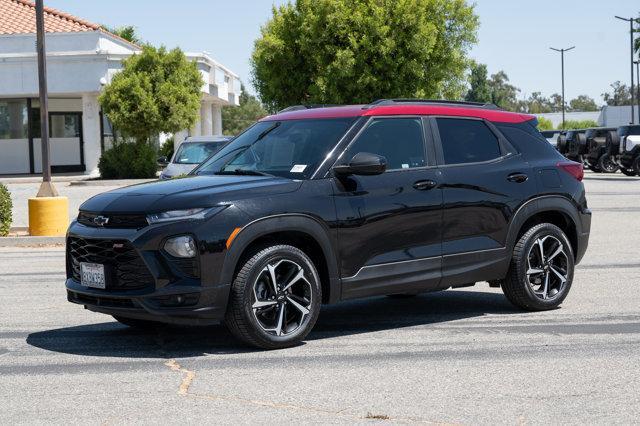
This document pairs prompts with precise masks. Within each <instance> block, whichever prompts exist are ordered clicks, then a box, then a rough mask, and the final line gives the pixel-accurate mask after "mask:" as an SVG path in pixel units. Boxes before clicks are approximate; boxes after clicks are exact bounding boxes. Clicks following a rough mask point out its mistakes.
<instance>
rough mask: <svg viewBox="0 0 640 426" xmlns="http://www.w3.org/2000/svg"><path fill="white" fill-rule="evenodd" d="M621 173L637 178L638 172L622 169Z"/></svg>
mask: <svg viewBox="0 0 640 426" xmlns="http://www.w3.org/2000/svg"><path fill="white" fill-rule="evenodd" d="M620 171H621V172H622V174H623V175H625V176H636V175H637V173H636V171H635V170H633V169H625V168H624V167H620Z"/></svg>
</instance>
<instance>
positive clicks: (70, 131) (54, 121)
mask: <svg viewBox="0 0 640 426" xmlns="http://www.w3.org/2000/svg"><path fill="white" fill-rule="evenodd" d="M49 134H50V135H51V137H52V138H79V137H80V114H65V113H55V114H51V129H50V130H49Z"/></svg>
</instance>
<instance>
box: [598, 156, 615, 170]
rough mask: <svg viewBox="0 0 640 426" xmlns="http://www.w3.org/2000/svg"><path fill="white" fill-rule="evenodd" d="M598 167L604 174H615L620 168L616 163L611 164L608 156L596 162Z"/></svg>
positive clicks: (611, 160)
mask: <svg viewBox="0 0 640 426" xmlns="http://www.w3.org/2000/svg"><path fill="white" fill-rule="evenodd" d="M598 167H599V168H600V169H601V170H602V171H603V172H605V173H615V172H617V171H618V169H619V168H620V167H619V166H618V165H617V164H616V163H614V162H613V159H612V158H611V156H610V155H609V154H604V155H603V156H602V157H600V159H599V160H598Z"/></svg>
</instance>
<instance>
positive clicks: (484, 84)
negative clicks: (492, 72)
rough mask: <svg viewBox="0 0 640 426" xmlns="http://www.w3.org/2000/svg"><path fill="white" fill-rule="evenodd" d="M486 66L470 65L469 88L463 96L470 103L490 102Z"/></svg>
mask: <svg viewBox="0 0 640 426" xmlns="http://www.w3.org/2000/svg"><path fill="white" fill-rule="evenodd" d="M487 76H488V73H487V66H486V65H485V64H476V63H474V64H472V65H471V75H470V76H469V83H470V85H471V88H470V89H469V91H468V92H467V96H465V100H467V101H470V102H491V101H492V99H491V88H490V87H489V82H488V80H487Z"/></svg>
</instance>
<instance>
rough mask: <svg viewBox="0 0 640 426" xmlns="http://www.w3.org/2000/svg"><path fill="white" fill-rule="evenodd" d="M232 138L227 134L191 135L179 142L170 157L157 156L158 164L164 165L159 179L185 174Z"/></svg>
mask: <svg viewBox="0 0 640 426" xmlns="http://www.w3.org/2000/svg"><path fill="white" fill-rule="evenodd" d="M231 139H232V138H231V137H229V136H192V137H189V138H186V139H185V140H184V142H182V143H181V144H180V146H179V147H178V149H177V150H176V152H175V153H174V154H173V157H171V159H170V160H169V159H167V158H166V157H160V158H158V164H160V165H161V166H165V168H164V170H163V171H162V173H160V179H171V178H174V177H176V176H181V175H186V174H188V173H189V172H191V170H193V169H195V168H196V166H197V165H198V164H200V163H202V162H203V161H204V160H206V159H207V158H209V157H211V156H212V155H213V154H215V153H216V152H218V151H220V149H222V147H223V146H225V145H226V144H227V143H228V142H229V141H230V140H231Z"/></svg>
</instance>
